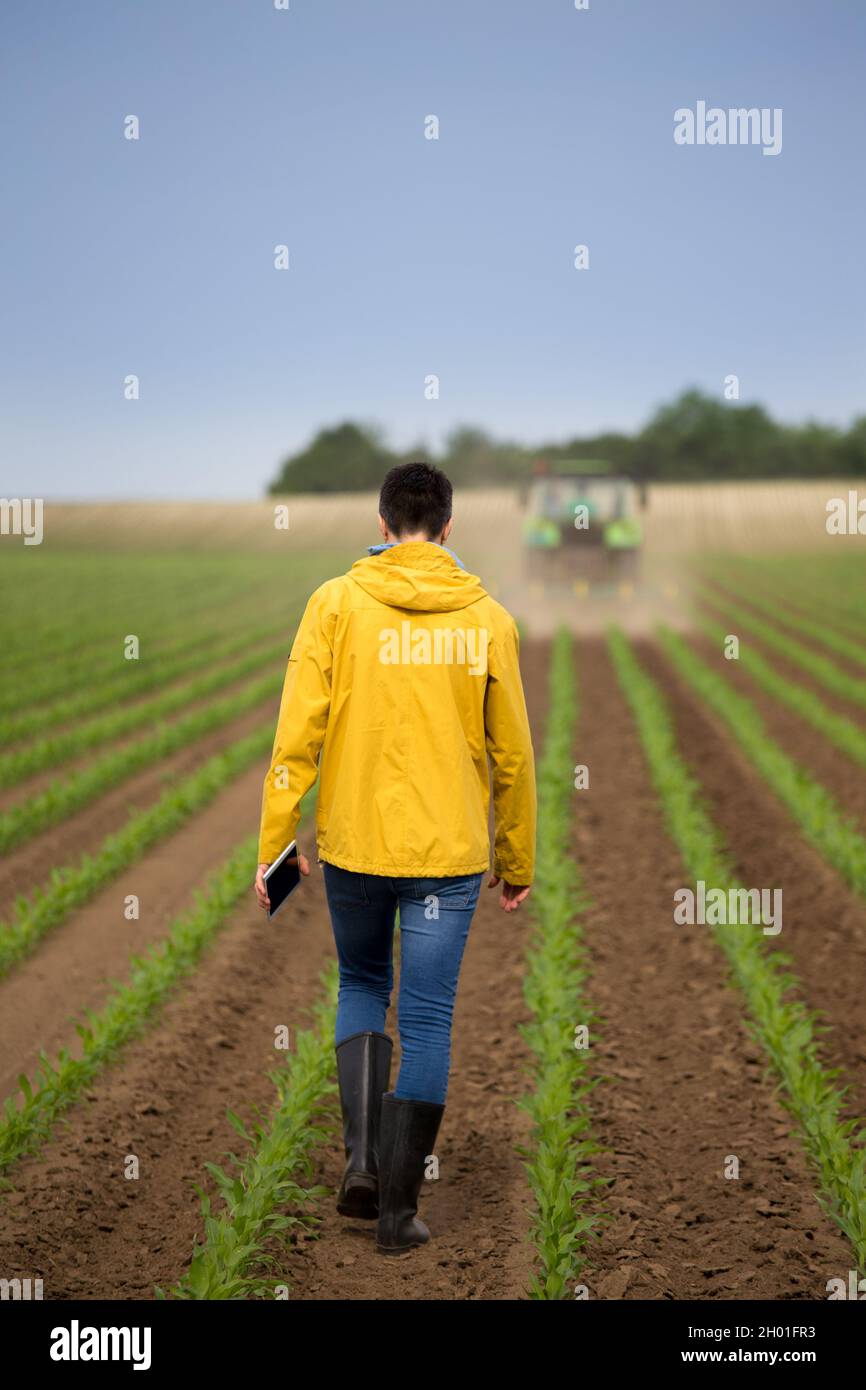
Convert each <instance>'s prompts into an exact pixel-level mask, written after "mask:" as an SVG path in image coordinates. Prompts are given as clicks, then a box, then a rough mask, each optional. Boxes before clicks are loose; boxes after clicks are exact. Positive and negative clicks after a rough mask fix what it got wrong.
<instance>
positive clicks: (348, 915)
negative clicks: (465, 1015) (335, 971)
mask: <svg viewBox="0 0 866 1390" xmlns="http://www.w3.org/2000/svg"><path fill="white" fill-rule="evenodd" d="M322 868H323V869H324V874H325V892H326V894H327V897H328V909H329V911H330V914H331V924H332V926H333V929H334V941H335V942H336V946H337V956H338V958H339V965H340V992H339V997H338V1002H337V1027H336V1031H335V1035H334V1036H335V1042H337V1043H340V1042H342V1041H343V1040H344V1038H348V1037H350V1036H351V1035H352V1034H353V1033H366V1032H379V1033H381V1032H384V1030H385V1015H386V1013H387V1012H388V1005H389V1004H390V1002H391V990H392V988H393V985H394V967H393V942H394V922H395V917H396V914H397V909H398V908H399V910H400V995H399V999H398V1001H397V1026H398V1028H399V1031H400V1051H401V1061H400V1073H399V1076H398V1079H397V1085H396V1087H395V1088H394V1094H395V1095H396V1096H397V1097H398V1098H399V1099H400V1100H429V1101H434V1102H436V1103H437V1104H439V1105H444V1103H445V1096H446V1093H447V1090H448V1068H449V1064H450V1061H451V1019H452V1016H453V1013H454V1000H455V998H456V995H457V980H458V977H459V975H460V965H461V963H462V960H463V950H464V947H465V945H466V938H467V936H468V934H469V926H470V923H471V921H472V917H473V914H474V912H475V908H476V905H477V903H478V892H479V889H480V887H481V880H482V878H483V874H469V875H466V876H464V875H460V876H457V877H454V878H386V877H385V876H384V875H380V874H356V873H352V872H351V871H350V870H348V869H338V868H337V867H336V865H334V864H328V863H323V865H322Z"/></svg>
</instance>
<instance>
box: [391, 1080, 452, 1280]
mask: <svg viewBox="0 0 866 1390" xmlns="http://www.w3.org/2000/svg"><path fill="white" fill-rule="evenodd" d="M444 1113H445V1106H444V1105H436V1104H434V1102H433V1101H429V1100H398V1099H397V1097H396V1096H395V1095H394V1093H393V1091H388V1092H387V1093H386V1094H385V1095H384V1096H383V1097H382V1121H381V1128H380V1132H379V1227H378V1230H377V1232H376V1249H377V1250H378V1251H379V1253H380V1254H382V1255H402V1254H403V1252H404V1251H405V1250H412V1249H413V1248H414V1247H415V1246H416V1245H424V1244H426V1242H427V1241H428V1240H429V1239H430V1232H429V1231H428V1229H427V1227H426V1226H425V1225H424V1222H423V1221H419V1219H418V1217H417V1215H416V1212H417V1210H418V1194H419V1192H420V1191H421V1184H422V1182H423V1181H424V1163H425V1160H426V1159H427V1158H429V1157H430V1155H431V1154H432V1153H433V1146H434V1144H435V1143H436V1135H437V1134H438V1133H439V1125H440V1123H441V1120H442V1116H443V1114H444Z"/></svg>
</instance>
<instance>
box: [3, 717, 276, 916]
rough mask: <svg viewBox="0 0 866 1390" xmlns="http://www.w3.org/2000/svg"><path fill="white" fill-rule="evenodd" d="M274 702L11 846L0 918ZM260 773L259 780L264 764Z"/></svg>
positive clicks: (264, 720)
mask: <svg viewBox="0 0 866 1390" xmlns="http://www.w3.org/2000/svg"><path fill="white" fill-rule="evenodd" d="M278 706H279V697H277V698H276V699H271V700H266V701H264V702H263V703H262V704H261V705H257V706H256V708H255V709H251V710H247V712H246V714H244V715H242V716H241V717H240V718H239V719H235V720H232V722H231V723H230V724H225V725H223V727H222V728H221V729H214V730H213V731H212V732H211V733H209V734H208V735H207V736H206V737H205V738H200V739H196V741H195V742H194V743H188V744H186V746H185V747H184V748H181V749H180V750H179V751H178V752H177V753H173V754H172V756H171V757H170V758H163V759H161V760H160V761H159V762H156V763H153V764H152V765H151V766H150V767H148V768H147V769H146V770H145V771H144V772H139V773H137V774H136V775H135V776H134V777H129V778H127V779H126V780H125V781H124V782H122V783H121V784H120V785H119V786H117V787H112V789H111V791H109V792H106V794H105V795H104V796H101V797H99V799H98V800H97V801H94V802H91V803H90V805H88V806H82V807H81V809H80V810H79V811H76V812H75V813H74V814H73V815H71V816H69V817H68V818H67V819H66V820H64V821H62V822H61V823H60V824H59V825H54V826H51V828H50V829H48V830H44V831H43V832H42V833H41V834H39V835H35V836H34V837H33V838H32V839H31V840H27V841H26V842H25V843H24V844H22V845H19V846H18V847H17V848H16V849H12V850H10V851H9V852H8V853H7V854H6V855H5V856H4V858H3V862H2V864H0V917H5V916H6V914H7V913H8V910H9V906H10V904H11V903H12V902H13V901H14V898H15V896H16V894H18V893H24V894H27V895H29V894H30V893H32V892H33V889H34V888H38V887H40V886H41V885H42V884H43V883H44V882H45V881H46V879H47V878H48V876H49V874H50V872H51V869H52V867H53V866H54V865H58V866H61V865H65V864H75V863H77V862H78V860H79V858H80V857H81V855H82V854H84V853H87V854H92V853H93V852H94V851H95V850H96V849H98V847H99V845H100V844H101V843H102V841H103V840H104V839H105V837H106V836H107V835H110V834H112V832H113V831H115V830H117V829H118V827H119V826H121V825H122V824H123V823H124V821H125V820H126V819H127V817H128V816H129V815H130V813H131V812H133V811H140V810H144V809H145V808H146V807H148V806H152V805H153V804H154V803H155V802H157V801H159V798H160V797H161V796H162V795H163V793H164V792H165V790H166V788H167V787H169V786H171V785H173V784H174V783H176V782H178V781H180V780H182V779H183V778H184V777H188V776H190V775H191V774H192V773H193V772H197V771H198V769H199V768H200V767H201V766H202V764H203V763H205V762H207V760H208V759H209V758H212V757H214V756H215V755H216V754H217V753H219V752H221V751H222V750H223V749H224V748H226V747H228V746H229V745H230V744H232V743H236V742H237V741H238V739H241V738H245V737H246V736H247V734H251V733H253V731H254V730H255V729H260V728H261V727H262V726H263V725H265V724H272V723H273V724H275V722H276V717H277V708H278ZM260 773H261V778H262V779H263V778H264V775H265V767H264V765H263V766H262V768H261V769H260ZM248 823H249V822H246V821H245V822H243V824H248ZM239 824H240V822H239Z"/></svg>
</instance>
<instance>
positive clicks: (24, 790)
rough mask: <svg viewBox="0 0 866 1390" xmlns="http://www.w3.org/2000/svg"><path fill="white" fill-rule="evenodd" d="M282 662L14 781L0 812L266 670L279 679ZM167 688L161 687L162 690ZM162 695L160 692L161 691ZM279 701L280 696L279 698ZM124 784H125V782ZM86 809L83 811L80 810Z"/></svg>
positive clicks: (227, 695) (1, 798)
mask: <svg viewBox="0 0 866 1390" xmlns="http://www.w3.org/2000/svg"><path fill="white" fill-rule="evenodd" d="M284 666H285V663H279V662H278V663H274V662H273V661H270V662H269V663H268V665H267V666H263V667H262V668H261V669H260V670H258V671H256V672H255V673H254V675H253V676H249V675H246V676H244V677H242V678H241V679H240V680H237V681H232V683H231V684H230V685H227V686H225V687H224V689H222V690H220V691H218V692H217V693H216V694H215V695H206V696H199V698H198V699H196V700H190V701H189V702H188V703H187V704H185V705H184V706H183V708H182V709H179V710H175V712H174V713H173V714H170V715H167V716H165V717H164V718H162V719H151V720H149V721H148V722H147V723H146V724H143V725H142V726H141V727H140V728H138V729H134V730H132V731H131V732H130V733H127V734H124V735H123V737H122V738H111V739H105V740H104V742H102V743H100V744H99V746H98V748H96V749H92V748H91V749H88V750H87V751H86V752H84V753H80V754H79V755H78V756H77V757H75V758H65V759H63V762H62V766H61V767H57V766H55V767H53V768H51V767H49V768H44V769H43V770H42V771H41V772H36V773H33V775H32V776H30V777H27V778H25V779H24V780H23V781H21V782H16V783H15V785H14V786H12V787H4V788H3V789H2V790H0V811H8V810H10V808H11V807H13V806H15V805H17V804H18V803H20V802H25V801H29V800H30V799H31V798H32V797H35V796H38V795H39V793H40V792H43V791H44V790H45V788H46V787H48V786H49V785H50V784H51V783H53V782H56V781H58V780H63V781H65V780H66V778H67V777H70V776H72V775H73V774H74V773H76V772H82V771H84V770H85V769H87V768H88V767H90V766H92V764H93V762H94V761H95V760H96V759H97V758H102V757H104V756H105V755H106V754H108V753H119V752H121V751H123V750H124V749H126V750H128V749H130V748H133V747H134V746H135V744H136V743H140V742H141V740H142V739H146V738H149V737H150V736H151V735H152V734H153V732H154V730H155V729H156V728H157V727H163V726H164V727H165V728H171V727H172V726H173V725H175V724H180V723H181V721H182V720H184V719H188V718H189V717H190V716H191V715H194V714H200V713H201V711H202V710H204V709H209V708H210V707H211V706H212V705H213V704H214V702H215V701H217V700H228V699H231V698H232V697H233V696H236V695H239V694H240V693H241V692H242V691H243V690H245V689H246V688H247V686H249V685H252V684H253V682H254V681H259V680H261V679H262V677H263V676H265V675H267V672H268V670H272V671H273V673H274V676H275V677H278V676H279V675H280V674H281V672H282V670H283V669H284ZM170 688H171V687H170V686H165V687H163V689H164V690H168V689H170ZM160 693H162V692H160ZM277 698H279V695H278V697H277ZM215 732H216V733H217V735H218V737H219V747H223V746H224V745H225V743H226V737H225V734H224V733H223V731H222V730H216V731H215ZM123 785H126V783H124V784H123ZM82 809H85V808H82Z"/></svg>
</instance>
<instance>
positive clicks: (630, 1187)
mask: <svg viewBox="0 0 866 1390" xmlns="http://www.w3.org/2000/svg"><path fill="white" fill-rule="evenodd" d="M579 660H580V666H581V672H582V675H581V686H582V690H581V711H582V713H581V731H582V736H581V741H580V745H581V746H580V748H579V750H578V761H580V762H584V763H586V764H587V765H588V766H589V769H590V787H589V790H587V791H585V792H580V793H577V796H578V821H577V846H578V855H579V858H580V861H581V863H582V865H583V866H584V868H583V872H584V879H585V883H586V887H587V889H588V891H589V893H590V895H591V897H592V900H593V905H592V907H591V908H590V910H589V912H588V913H587V916H586V925H585V932H586V938H587V941H588V945H589V949H590V957H591V973H590V978H589V982H588V986H587V992H588V995H589V998H590V1000H591V1002H592V1004H593V1005H594V1006H595V1007H597V1008H598V1010H599V1012H600V1013H601V1014H602V1023H601V1025H600V1029H599V1031H598V1036H597V1040H596V1044H595V1047H594V1049H593V1054H592V1055H593V1058H594V1063H595V1069H596V1074H599V1075H602V1076H605V1077H607V1078H609V1080H608V1081H607V1082H606V1083H603V1084H601V1085H599V1086H598V1087H597V1088H596V1089H595V1090H594V1092H593V1093H592V1111H593V1129H594V1131H595V1133H596V1135H597V1137H598V1139H599V1141H600V1142H601V1143H602V1144H604V1145H605V1146H607V1147H608V1148H609V1149H610V1150H611V1152H610V1153H609V1154H608V1155H607V1156H606V1157H604V1158H602V1159H601V1160H600V1161H599V1164H598V1166H599V1169H600V1170H601V1171H602V1172H603V1173H605V1174H606V1175H607V1176H609V1177H611V1178H612V1179H613V1185H612V1187H611V1188H610V1189H609V1190H608V1192H607V1195H606V1197H604V1198H603V1200H604V1201H605V1202H606V1204H607V1206H608V1209H609V1210H610V1212H611V1214H612V1216H613V1218H614V1220H613V1224H612V1225H611V1226H610V1227H609V1228H608V1229H607V1230H606V1231H605V1233H604V1235H603V1237H602V1239H601V1242H600V1246H599V1248H598V1250H592V1249H591V1250H590V1256H589V1270H588V1271H587V1274H586V1276H585V1281H586V1282H587V1284H588V1286H589V1290H590V1295H591V1296H592V1297H602V1298H666V1299H726V1298H768V1299H782V1298H820V1297H822V1296H824V1286H825V1284H826V1280H827V1279H828V1278H829V1277H830V1276H831V1275H832V1274H834V1273H836V1272H838V1271H843V1272H844V1271H845V1270H847V1269H848V1268H849V1265H850V1253H849V1250H848V1247H847V1244H846V1242H845V1241H844V1239H843V1238H842V1237H841V1235H840V1234H838V1233H837V1231H836V1229H835V1227H833V1226H832V1224H831V1223H830V1222H829V1221H828V1220H827V1219H826V1218H825V1217H824V1216H823V1215H822V1213H821V1210H820V1208H819V1206H818V1203H817V1201H816V1199H815V1197H814V1195H813V1187H812V1182H811V1179H810V1176H809V1174H808V1173H807V1170H806V1165H805V1161H804V1159H803V1157H802V1156H801V1153H800V1152H799V1149H798V1145H797V1142H796V1140H794V1139H792V1138H791V1137H790V1132H791V1129H792V1124H791V1121H790V1120H789V1118H788V1117H787V1115H786V1114H785V1112H784V1111H783V1110H782V1109H781V1107H780V1106H779V1104H778V1103H777V1101H776V1099H775V1095H774V1087H773V1085H772V1083H771V1082H770V1081H769V1080H768V1079H767V1078H766V1076H765V1064H764V1057H763V1054H762V1053H761V1052H760V1050H759V1048H758V1047H757V1046H756V1044H755V1043H754V1042H752V1040H751V1039H750V1038H749V1036H748V1034H747V1032H746V1030H745V1027H744V1024H743V1008H742V1005H741V1000H740V997H739V995H738V994H737V993H735V991H734V990H733V988H732V987H730V986H728V984H727V976H726V970H725V964H724V960H723V957H722V955H721V952H720V951H719V948H718V947H717V945H716V944H715V942H714V941H713V939H712V937H711V936H710V935H709V931H708V929H707V928H702V927H695V928H692V929H689V928H683V927H678V926H675V925H674V922H673V894H674V890H675V889H676V888H678V887H680V886H682V884H683V876H684V870H683V866H682V863H681V860H680V856H679V853H678V851H677V849H676V847H675V846H674V844H673V842H672V841H671V840H670V839H669V837H668V836H667V834H666V833H665V830H664V828H663V821H662V813H661V810H660V807H659V805H658V802H657V798H656V796H655V793H654V791H653V788H652V786H651V783H650V780H649V776H648V772H647V769H646V764H645V760H644V757H643V754H642V751H641V748H640V744H639V741H638V737H637V734H636V731H635V729H634V725H633V722H632V720H631V717H630V714H629V711H628V709H627V707H626V705H625V702H624V699H623V697H622V695H621V694H620V692H619V690H618V687H617V683H616V678H615V674H614V671H613V669H612V666H611V664H610V661H609V659H608V657H607V654H606V652H605V651H604V648H603V646H602V644H601V643H597V644H592V645H591V646H590V645H588V644H587V645H585V646H584V647H583V649H582V652H581V654H580V656H579ZM716 751H718V750H716ZM728 1155H736V1156H737V1157H738V1158H739V1160H740V1165H741V1166H740V1177H739V1179H737V1180H733V1179H726V1178H725V1176H724V1166H725V1162H726V1159H727V1156H728Z"/></svg>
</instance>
